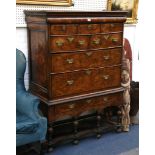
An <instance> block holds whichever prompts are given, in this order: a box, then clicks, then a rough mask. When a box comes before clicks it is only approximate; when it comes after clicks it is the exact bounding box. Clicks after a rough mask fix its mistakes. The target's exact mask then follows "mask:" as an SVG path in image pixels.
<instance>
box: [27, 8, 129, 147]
mask: <svg viewBox="0 0 155 155" xmlns="http://www.w3.org/2000/svg"><path fill="white" fill-rule="evenodd" d="M126 14H127V12H112V11H111V12H110V11H109V12H106V11H105V12H80V11H76V12H75V11H74V12H73V11H70V12H63V11H25V15H26V22H27V30H28V44H29V73H30V79H29V81H30V82H29V90H30V91H31V92H32V93H34V94H35V95H37V96H39V97H40V99H41V104H40V108H41V110H42V112H43V114H44V115H45V116H46V117H47V119H48V133H47V142H48V146H49V149H50V147H51V148H52V146H53V145H54V144H56V143H58V142H59V141H62V140H64V139H66V140H68V139H70V140H73V141H74V143H78V140H79V138H80V137H84V136H85V135H89V134H90V133H96V134H97V137H100V135H101V133H102V128H103V120H105V118H107V116H106V114H105V113H104V112H105V109H106V108H108V107H117V108H118V112H117V114H116V116H117V119H116V120H117V121H116V122H115V123H112V124H113V126H115V127H117V129H119V130H120V131H128V130H129V123H130V120H129V110H130V100H129V98H130V97H129V80H130V79H129V74H128V73H129V67H128V62H127V61H126V60H125V58H124V57H123V52H122V51H123V28H124V22H125V21H126ZM108 117H109V116H108ZM91 120H93V121H92V122H93V123H92V122H91Z"/></svg>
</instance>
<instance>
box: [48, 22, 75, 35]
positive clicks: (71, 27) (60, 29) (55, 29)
mask: <svg viewBox="0 0 155 155" xmlns="http://www.w3.org/2000/svg"><path fill="white" fill-rule="evenodd" d="M76 33H77V25H75V24H66V25H51V26H50V34H51V35H63V34H76Z"/></svg>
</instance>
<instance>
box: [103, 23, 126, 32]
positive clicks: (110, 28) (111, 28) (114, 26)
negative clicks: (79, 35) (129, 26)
mask: <svg viewBox="0 0 155 155" xmlns="http://www.w3.org/2000/svg"><path fill="white" fill-rule="evenodd" d="M119 31H123V24H122V23H108V24H101V33H107V32H119Z"/></svg>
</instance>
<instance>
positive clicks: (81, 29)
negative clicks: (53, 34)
mask: <svg viewBox="0 0 155 155" xmlns="http://www.w3.org/2000/svg"><path fill="white" fill-rule="evenodd" d="M78 33H79V34H95V33H100V24H79V26H78Z"/></svg>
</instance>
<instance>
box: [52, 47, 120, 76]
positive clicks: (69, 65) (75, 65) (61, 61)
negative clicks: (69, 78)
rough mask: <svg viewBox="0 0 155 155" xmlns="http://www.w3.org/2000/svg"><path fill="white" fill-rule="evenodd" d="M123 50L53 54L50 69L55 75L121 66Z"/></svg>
mask: <svg viewBox="0 0 155 155" xmlns="http://www.w3.org/2000/svg"><path fill="white" fill-rule="evenodd" d="M121 56H122V49H121V48H116V49H111V50H97V51H91V50H90V51H87V52H76V53H61V54H52V55H51V56H50V64H51V65H50V69H51V72H53V73H58V72H66V71H74V70H80V69H87V68H95V67H104V66H111V65H118V64H121Z"/></svg>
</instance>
